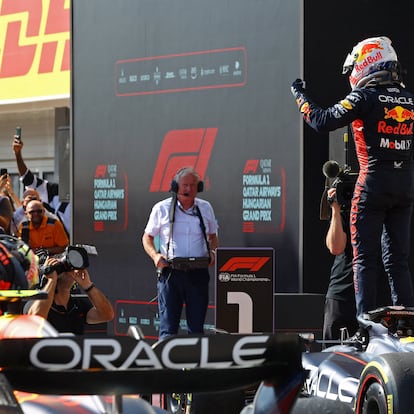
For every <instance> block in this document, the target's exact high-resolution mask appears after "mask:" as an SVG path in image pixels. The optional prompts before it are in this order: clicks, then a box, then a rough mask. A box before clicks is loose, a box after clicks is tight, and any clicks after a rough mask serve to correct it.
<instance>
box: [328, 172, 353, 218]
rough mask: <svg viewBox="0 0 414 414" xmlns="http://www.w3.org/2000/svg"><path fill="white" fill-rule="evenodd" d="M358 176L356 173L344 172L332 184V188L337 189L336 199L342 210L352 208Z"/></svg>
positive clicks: (345, 210)
mask: <svg viewBox="0 0 414 414" xmlns="http://www.w3.org/2000/svg"><path fill="white" fill-rule="evenodd" d="M357 177H358V174H356V173H351V172H343V173H342V174H340V175H339V176H338V177H336V178H335V180H333V182H332V184H331V188H335V189H336V194H335V201H336V202H337V203H338V204H339V205H340V206H341V210H342V211H344V212H349V211H350V210H351V200H352V195H353V194H354V187H355V182H356V178H357ZM329 201H330V200H329V198H328V202H329Z"/></svg>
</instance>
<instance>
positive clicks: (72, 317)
mask: <svg viewBox="0 0 414 414" xmlns="http://www.w3.org/2000/svg"><path fill="white" fill-rule="evenodd" d="M58 263H59V260H58V259H57V258H54V257H48V258H47V259H46V261H45V266H51V268H49V269H51V270H52V271H51V272H50V273H47V274H44V275H43V278H44V279H45V281H46V283H45V285H44V286H43V287H42V290H44V291H46V292H47V293H48V298H47V299H40V300H34V301H31V302H29V303H28V304H27V305H26V313H28V314H30V315H39V316H42V317H44V318H45V319H47V320H48V321H49V322H50V323H51V324H52V325H53V326H54V327H55V328H56V329H57V330H58V331H59V332H71V333H73V334H76V335H82V334H83V333H84V325H85V324H97V323H102V322H108V321H111V320H112V319H113V318H114V310H113V308H112V305H111V303H110V302H109V300H108V299H107V298H106V296H105V295H104V294H103V293H102V292H101V291H100V290H99V289H98V288H97V287H96V286H95V284H94V283H93V282H92V281H91V279H90V276H89V272H88V271H87V270H86V269H78V270H70V271H65V272H63V273H60V274H58V273H57V272H56V270H54V268H53V266H55V265H57V264H58ZM75 284H77V285H78V286H79V287H80V288H81V289H82V290H83V291H84V292H85V293H86V294H87V295H88V297H87V298H80V297H74V296H73V295H72V293H73V288H74V286H75Z"/></svg>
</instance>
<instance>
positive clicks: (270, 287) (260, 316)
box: [216, 248, 275, 333]
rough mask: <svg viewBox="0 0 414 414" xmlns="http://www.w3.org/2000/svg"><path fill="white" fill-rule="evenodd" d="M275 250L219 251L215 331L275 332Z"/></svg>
mask: <svg viewBox="0 0 414 414" xmlns="http://www.w3.org/2000/svg"><path fill="white" fill-rule="evenodd" d="M274 267H275V266H274V250H273V249H272V248H218V249H217V255H216V327H217V328H218V329H223V330H225V331H228V332H232V333H236V332H237V333H253V332H273V327H274Z"/></svg>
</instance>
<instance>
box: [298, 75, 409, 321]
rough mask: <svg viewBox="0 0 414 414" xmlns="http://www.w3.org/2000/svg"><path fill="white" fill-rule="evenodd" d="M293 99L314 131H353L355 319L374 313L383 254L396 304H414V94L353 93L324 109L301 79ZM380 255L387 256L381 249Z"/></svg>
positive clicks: (393, 87) (384, 89) (392, 87)
mask: <svg viewBox="0 0 414 414" xmlns="http://www.w3.org/2000/svg"><path fill="white" fill-rule="evenodd" d="M292 93H293V94H294V96H295V98H296V102H297V104H298V107H299V109H300V111H301V113H302V115H303V118H304V120H305V121H306V123H307V124H308V125H310V126H311V127H312V128H313V129H315V130H316V131H320V132H324V131H332V130H335V129H338V128H341V127H344V126H346V125H348V124H351V127H352V134H353V138H354V141H355V148H356V153H357V158H358V162H359V175H358V179H357V182H356V185H355V189H354V194H353V198H352V205H351V215H350V229H351V242H352V247H353V271H354V287H355V297H356V306H357V314H358V315H361V314H364V313H366V312H368V311H369V310H372V309H374V308H375V298H376V283H375V280H376V273H377V266H378V262H377V258H378V252H380V251H381V252H382V260H383V263H384V269H385V271H386V273H387V276H388V280H389V283H390V288H391V299H392V303H393V305H404V306H413V305H414V295H413V287H412V281H411V275H410V271H409V266H408V256H409V247H410V228H411V215H412V209H413V200H414V163H413V123H414V94H412V93H410V92H408V91H407V90H406V89H405V88H403V87H401V86H400V85H399V84H388V85H381V86H379V85H377V86H375V87H367V88H363V89H354V90H353V91H352V92H350V93H349V95H348V96H346V97H345V98H344V99H343V100H341V101H339V102H338V103H337V104H335V105H333V106H332V107H330V108H327V109H323V108H321V107H319V106H318V105H316V104H315V103H313V102H312V101H311V100H310V99H309V98H308V96H307V94H306V91H305V90H304V89H303V87H302V82H301V81H300V80H298V81H295V82H294V83H293V85H292ZM380 249H381V250H380Z"/></svg>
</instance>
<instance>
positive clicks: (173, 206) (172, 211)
mask: <svg viewBox="0 0 414 414" xmlns="http://www.w3.org/2000/svg"><path fill="white" fill-rule="evenodd" d="M176 207H177V193H173V195H172V198H171V205H170V213H169V219H170V232H169V234H168V242H167V246H166V250H167V260H168V259H169V253H170V243H171V238H172V234H173V229H174V222H175V210H176ZM194 211H195V213H196V215H197V217H198V219H199V220H200V227H201V232H202V233H203V236H204V240H205V242H206V246H207V252H210V243H209V242H208V238H207V233H206V225H205V224H204V220H203V216H202V215H201V211H200V209H199V207H198V205H197V204H195V205H194Z"/></svg>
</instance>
